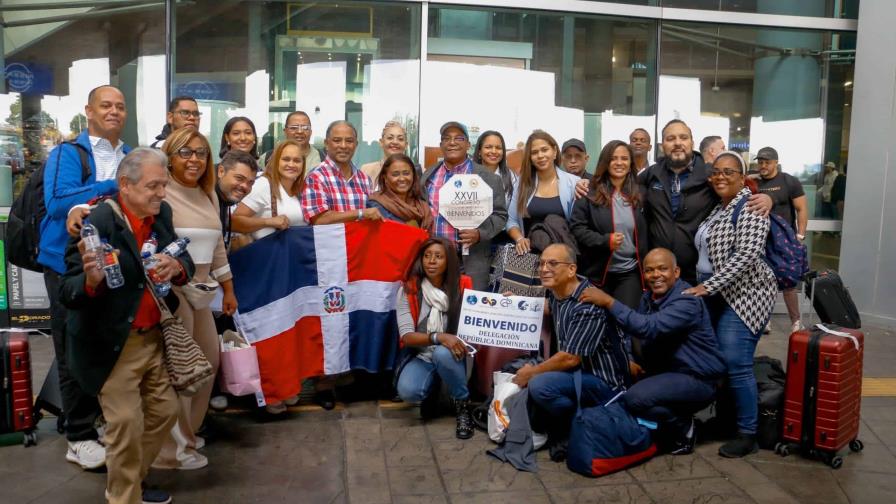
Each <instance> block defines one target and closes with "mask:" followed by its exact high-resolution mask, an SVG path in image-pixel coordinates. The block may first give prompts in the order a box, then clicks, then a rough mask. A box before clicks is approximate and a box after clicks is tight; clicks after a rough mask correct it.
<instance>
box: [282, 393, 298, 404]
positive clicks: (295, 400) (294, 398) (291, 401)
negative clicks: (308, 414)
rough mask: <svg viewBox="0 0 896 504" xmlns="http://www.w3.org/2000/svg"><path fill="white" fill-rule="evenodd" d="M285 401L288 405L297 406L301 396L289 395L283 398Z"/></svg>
mask: <svg viewBox="0 0 896 504" xmlns="http://www.w3.org/2000/svg"><path fill="white" fill-rule="evenodd" d="M283 402H284V403H285V404H286V405H287V406H295V405H296V404H299V396H297V395H294V396H292V397H287V398H286V399H284V400H283Z"/></svg>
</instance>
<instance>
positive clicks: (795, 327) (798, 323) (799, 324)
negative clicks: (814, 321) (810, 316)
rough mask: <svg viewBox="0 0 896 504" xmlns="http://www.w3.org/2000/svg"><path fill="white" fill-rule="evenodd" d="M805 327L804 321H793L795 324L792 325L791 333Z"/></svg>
mask: <svg viewBox="0 0 896 504" xmlns="http://www.w3.org/2000/svg"><path fill="white" fill-rule="evenodd" d="M803 329H805V327H803V321H802V320H797V321H796V322H794V323H793V325H791V326H790V334H793V333H795V332H797V331H802V330H803Z"/></svg>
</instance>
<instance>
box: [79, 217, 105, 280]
mask: <svg viewBox="0 0 896 504" xmlns="http://www.w3.org/2000/svg"><path fill="white" fill-rule="evenodd" d="M81 239H82V240H83V241H84V248H85V249H86V250H85V251H87V252H93V254H94V255H93V257H95V258H96V264H97V266H99V267H100V268H102V267H103V253H102V252H103V242H102V241H100V232H99V231H97V230H96V226H94V225H93V224H91V223H90V221H89V220H87V219H84V221H83V222H82V223H81Z"/></svg>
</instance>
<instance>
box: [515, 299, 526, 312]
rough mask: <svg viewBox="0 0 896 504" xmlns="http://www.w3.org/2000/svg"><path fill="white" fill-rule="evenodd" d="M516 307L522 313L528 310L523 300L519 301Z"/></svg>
mask: <svg viewBox="0 0 896 504" xmlns="http://www.w3.org/2000/svg"><path fill="white" fill-rule="evenodd" d="M516 307H517V308H519V309H520V310H522V311H526V310H528V309H529V303H527V302H526V301H525V300H523V301H520V302H519V303H518V304H517V305H516Z"/></svg>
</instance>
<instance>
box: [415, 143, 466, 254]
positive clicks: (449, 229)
mask: <svg viewBox="0 0 896 504" xmlns="http://www.w3.org/2000/svg"><path fill="white" fill-rule="evenodd" d="M470 173H473V162H472V161H471V160H470V158H467V159H466V160H465V161H464V162H463V163H461V164H459V165H457V166H455V167H454V168H452V169H448V166H447V165H446V164H445V161H442V164H441V165H439V167H438V168H436V172H435V173H434V174H433V175H432V177H430V178H429V180H428V181H427V182H426V196H427V198H428V199H429V208H431V209H432V217H433V225H432V232H433V234H434V235H436V236H441V237H442V238H447V239H449V240H451V241H457V230H456V229H454V226H452V225H451V224H449V223H448V221H447V220H446V219H445V218H444V217H442V216H441V215H440V214H439V189H441V188H442V186H443V185H445V183H446V182H448V179H450V178H451V177H452V175H469V174H470Z"/></svg>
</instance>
